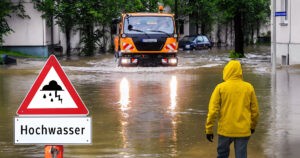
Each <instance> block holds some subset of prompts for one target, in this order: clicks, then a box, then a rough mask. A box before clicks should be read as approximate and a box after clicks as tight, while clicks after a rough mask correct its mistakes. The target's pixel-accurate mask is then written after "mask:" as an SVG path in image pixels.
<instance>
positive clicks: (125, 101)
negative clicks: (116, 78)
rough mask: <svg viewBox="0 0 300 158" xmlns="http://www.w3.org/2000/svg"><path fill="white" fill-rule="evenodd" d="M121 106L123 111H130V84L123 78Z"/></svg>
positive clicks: (121, 83)
mask: <svg viewBox="0 0 300 158" xmlns="http://www.w3.org/2000/svg"><path fill="white" fill-rule="evenodd" d="M120 104H121V110H122V111H125V110H127V109H128V104H129V82H128V80H127V79H126V78H123V79H122V80H121V82H120Z"/></svg>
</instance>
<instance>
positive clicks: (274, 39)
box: [271, 0, 276, 75]
mask: <svg viewBox="0 0 300 158" xmlns="http://www.w3.org/2000/svg"><path fill="white" fill-rule="evenodd" d="M272 8H273V9H272V12H271V18H272V25H273V26H272V42H271V43H272V48H271V57H272V74H273V75H275V74H276V16H275V15H274V13H275V12H276V0H272Z"/></svg>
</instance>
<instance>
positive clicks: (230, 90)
mask: <svg viewBox="0 0 300 158" xmlns="http://www.w3.org/2000/svg"><path fill="white" fill-rule="evenodd" d="M223 80H224V82H222V83H220V84H218V85H217V86H216V88H215V90H214V91H213V93H212V96H211V98H210V102H209V107H208V114H207V120H206V130H205V132H206V134H212V133H213V125H214V122H215V119H216V118H217V117H218V119H219V121H218V134H219V135H222V136H227V137H247V136H250V135H251V130H250V129H255V127H256V124H257V121H258V116H259V109H258V103H257V98H256V95H255V92H254V88H253V86H252V85H251V84H250V83H248V82H245V81H243V74H242V67H241V64H240V62H239V61H237V60H231V61H230V62H229V63H228V64H227V65H226V66H225V68H224V70H223Z"/></svg>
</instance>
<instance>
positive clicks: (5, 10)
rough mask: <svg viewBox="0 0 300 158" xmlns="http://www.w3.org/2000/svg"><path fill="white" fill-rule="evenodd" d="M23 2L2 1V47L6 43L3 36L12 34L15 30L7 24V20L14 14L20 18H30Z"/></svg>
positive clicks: (0, 9) (0, 20)
mask: <svg viewBox="0 0 300 158" xmlns="http://www.w3.org/2000/svg"><path fill="white" fill-rule="evenodd" d="M23 3H24V2H23V1H22V0H19V1H15V2H14V3H13V2H12V1H11V0H1V1H0V45H1V44H2V43H3V42H4V41H3V36H4V35H7V34H8V33H10V32H12V31H13V30H12V29H11V28H10V26H9V25H8V23H7V19H8V18H11V15H12V14H13V13H14V14H16V15H17V16H18V17H20V18H23V19H24V18H30V17H29V16H28V15H27V14H26V13H25V9H24V5H23Z"/></svg>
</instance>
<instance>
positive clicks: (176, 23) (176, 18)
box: [175, 0, 179, 38]
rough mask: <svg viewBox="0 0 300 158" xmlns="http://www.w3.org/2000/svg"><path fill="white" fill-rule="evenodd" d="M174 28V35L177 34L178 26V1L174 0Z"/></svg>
mask: <svg viewBox="0 0 300 158" xmlns="http://www.w3.org/2000/svg"><path fill="white" fill-rule="evenodd" d="M175 26H176V33H177V34H178V27H179V26H178V0H175ZM177 38H178V36H177Z"/></svg>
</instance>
